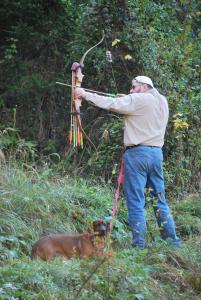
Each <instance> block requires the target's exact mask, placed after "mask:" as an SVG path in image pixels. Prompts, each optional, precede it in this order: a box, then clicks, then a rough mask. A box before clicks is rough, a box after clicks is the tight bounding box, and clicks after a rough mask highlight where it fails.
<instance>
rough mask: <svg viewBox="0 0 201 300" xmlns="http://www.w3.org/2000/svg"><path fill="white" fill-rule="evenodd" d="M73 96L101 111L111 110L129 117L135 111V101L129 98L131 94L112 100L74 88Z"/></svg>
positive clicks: (131, 97)
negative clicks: (101, 109)
mask: <svg viewBox="0 0 201 300" xmlns="http://www.w3.org/2000/svg"><path fill="white" fill-rule="evenodd" d="M75 95H76V97H77V98H80V99H82V100H86V101H89V102H91V103H92V104H93V105H95V106H98V107H100V108H103V109H107V110H111V111H114V112H117V113H119V114H123V115H130V114H132V113H133V112H134V111H135V109H136V105H135V99H134V97H133V95H132V96H131V94H130V95H126V96H123V97H120V98H119V97H117V98H112V97H105V96H100V95H97V94H93V93H88V92H86V91H85V90H84V89H82V88H76V89H75ZM136 98H137V95H136Z"/></svg>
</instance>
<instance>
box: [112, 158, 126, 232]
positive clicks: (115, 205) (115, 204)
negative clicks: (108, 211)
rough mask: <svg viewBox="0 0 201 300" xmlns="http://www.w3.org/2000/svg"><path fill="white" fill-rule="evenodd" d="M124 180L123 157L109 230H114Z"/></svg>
mask: <svg viewBox="0 0 201 300" xmlns="http://www.w3.org/2000/svg"><path fill="white" fill-rule="evenodd" d="M123 180H124V160H123V158H122V161H121V167H120V173H119V176H118V179H117V183H118V185H117V190H116V193H115V199H114V204H113V209H112V220H111V222H110V229H109V232H111V231H112V227H113V223H114V216H115V215H116V212H117V202H118V200H119V192H120V187H121V185H122V184H123Z"/></svg>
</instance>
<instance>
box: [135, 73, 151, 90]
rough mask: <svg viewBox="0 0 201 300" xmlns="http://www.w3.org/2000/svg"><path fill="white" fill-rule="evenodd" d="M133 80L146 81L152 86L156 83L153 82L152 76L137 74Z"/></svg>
mask: <svg viewBox="0 0 201 300" xmlns="http://www.w3.org/2000/svg"><path fill="white" fill-rule="evenodd" d="M133 80H135V81H137V82H139V83H146V84H148V85H150V86H151V87H152V88H153V87H154V84H153V82H152V80H151V78H149V77H147V76H137V77H135V78H134V79H133Z"/></svg>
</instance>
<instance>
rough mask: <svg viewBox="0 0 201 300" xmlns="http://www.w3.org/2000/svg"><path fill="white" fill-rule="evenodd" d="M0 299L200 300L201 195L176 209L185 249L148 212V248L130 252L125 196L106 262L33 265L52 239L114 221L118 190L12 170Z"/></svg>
mask: <svg viewBox="0 0 201 300" xmlns="http://www.w3.org/2000/svg"><path fill="white" fill-rule="evenodd" d="M0 180H1V190H0V204H1V205H0V212H1V213H0V245H1V246H0V264H1V269H0V299H48V300H49V299H52V300H55V299H91V300H96V299H104V300H106V299H121V300H122V299H125V300H128V299H137V300H139V299H140V300H142V299H144V300H145V299H147V300H151V299H155V300H156V299H158V300H161V299H163V300H166V299H167V300H171V299H172V300H175V299H183V300H184V299H185V300H190V299H192V300H195V299H197V300H198V299H200V297H201V250H200V249H201V238H200V236H201V208H200V200H201V199H200V197H199V196H198V195H192V196H189V198H187V199H185V200H183V201H182V202H177V203H172V210H173V214H174V216H175V218H176V223H177V230H178V233H179V235H180V236H181V237H182V240H183V242H182V246H181V248H179V249H174V248H172V246H171V245H169V244H168V242H165V241H162V240H161V239H160V236H159V232H158V228H157V227H156V222H155V220H154V219H153V214H152V208H151V207H148V208H147V211H148V234H147V240H148V248H147V249H145V250H138V249H133V248H131V247H130V232H129V228H128V225H127V211H126V206H125V203H124V200H123V197H122V198H121V199H120V202H119V210H118V215H117V216H116V217H115V222H114V228H113V231H112V236H111V238H108V239H107V241H106V248H105V251H106V253H108V255H106V256H105V257H98V258H93V259H83V260H81V259H80V260H79V259H71V260H66V259H63V258H61V257H60V258H57V259H55V260H54V261H52V262H43V261H41V260H34V261H31V260H30V252H31V247H32V245H33V243H34V242H35V241H36V240H37V239H38V238H39V236H41V235H44V234H48V233H61V232H83V231H86V230H87V229H88V228H90V226H91V224H92V221H93V220H95V219H96V218H97V217H102V218H104V219H105V220H106V221H107V220H109V219H110V218H109V216H110V212H111V209H112V205H113V198H114V191H113V190H111V188H110V187H109V186H107V185H98V184H97V183H96V184H95V182H93V181H86V180H84V179H77V180H75V179H72V178H71V176H70V174H66V175H65V176H63V177H61V176H59V175H58V174H57V173H56V171H55V170H54V171H53V170H52V169H51V168H49V167H47V166H46V167H45V166H44V167H42V168H41V169H40V170H36V169H34V168H32V167H31V166H30V165H24V166H22V165H21V166H19V165H18V166H17V165H16V164H13V163H10V164H8V165H4V166H2V168H1V174H0Z"/></svg>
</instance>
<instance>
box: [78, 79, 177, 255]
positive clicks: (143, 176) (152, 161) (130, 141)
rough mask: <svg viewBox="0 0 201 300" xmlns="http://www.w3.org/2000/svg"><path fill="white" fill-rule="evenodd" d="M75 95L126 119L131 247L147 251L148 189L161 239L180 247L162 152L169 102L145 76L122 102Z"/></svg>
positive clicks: (127, 186) (125, 168) (126, 158)
mask: <svg viewBox="0 0 201 300" xmlns="http://www.w3.org/2000/svg"><path fill="white" fill-rule="evenodd" d="M75 93H76V97H78V98H80V99H85V100H87V101H90V102H91V103H92V104H93V105H95V106H98V107H101V108H103V109H107V110H111V111H115V112H117V113H119V114H123V115H124V118H125V127H124V146H125V152H124V191H125V196H126V200H127V207H128V220H129V225H130V227H131V230H132V236H133V239H132V246H133V247H139V248H142V249H143V248H144V247H145V234H146V219H145V212H144V207H145V194H144V189H145V187H148V188H149V189H150V196H151V197H152V199H153V202H154V205H153V207H154V212H155V216H156V219H157V223H158V225H159V227H160V230H161V236H162V237H163V238H164V239H167V238H169V239H170V240H171V241H172V243H173V244H174V245H175V246H179V238H178V237H177V235H176V232H175V224H174V220H173V217H172V216H171V215H170V209H169V207H168V205H167V203H166V198H165V187H164V179H163V171H162V162H163V154H162V149H161V148H162V146H163V144H164V135H165V130H166V126H167V122H168V115H169V109H168V103H167V100H166V98H165V97H164V96H162V95H161V94H160V93H159V92H158V91H157V90H156V89H155V88H154V85H153V82H152V80H151V79H150V78H149V77H146V76H137V77H136V78H134V79H133V80H132V87H131V90H130V94H129V95H126V96H123V97H121V98H110V97H103V96H99V95H96V94H92V93H88V92H85V90H84V89H82V88H76V90H75Z"/></svg>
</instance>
